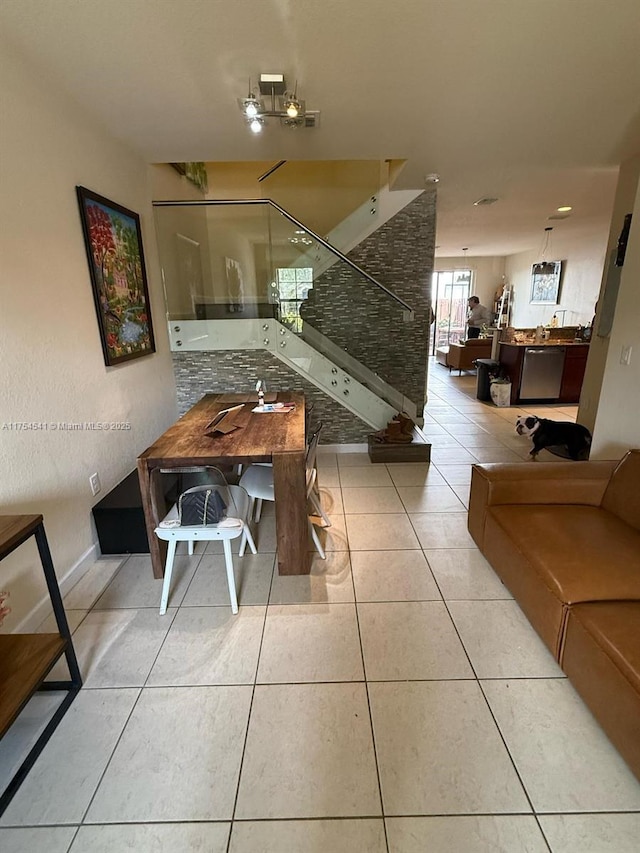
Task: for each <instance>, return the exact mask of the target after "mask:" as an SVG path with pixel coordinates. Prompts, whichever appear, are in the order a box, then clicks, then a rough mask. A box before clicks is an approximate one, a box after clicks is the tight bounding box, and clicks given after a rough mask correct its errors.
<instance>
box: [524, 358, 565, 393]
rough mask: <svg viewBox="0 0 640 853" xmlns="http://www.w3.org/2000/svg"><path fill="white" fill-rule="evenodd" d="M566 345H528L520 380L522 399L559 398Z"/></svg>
mask: <svg viewBox="0 0 640 853" xmlns="http://www.w3.org/2000/svg"><path fill="white" fill-rule="evenodd" d="M564 356H565V348H564V347H549V346H547V347H527V348H526V349H525V351H524V360H523V363H522V378H521V380H520V399H521V400H557V399H558V397H559V396H560V385H561V384H562V371H563V370H564Z"/></svg>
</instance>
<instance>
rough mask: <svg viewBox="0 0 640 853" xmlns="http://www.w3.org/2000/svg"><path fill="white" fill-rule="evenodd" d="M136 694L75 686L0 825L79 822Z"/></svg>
mask: <svg viewBox="0 0 640 853" xmlns="http://www.w3.org/2000/svg"><path fill="white" fill-rule="evenodd" d="M139 693H140V691H139V690H136V689H125V690H81V691H80V693H79V695H78V696H77V697H76V699H75V700H74V702H73V704H72V705H71V707H70V708H69V710H68V711H67V713H66V714H65V716H64V717H63V718H62V721H61V723H60V725H59V726H58V728H57V729H56V730H55V732H54V733H53V735H52V736H51V740H50V741H49V743H48V744H47V745H46V747H45V749H44V751H43V752H42V754H41V755H40V757H39V758H38V760H37V761H36V763H35V765H34V766H33V768H32V770H31V772H30V773H29V775H28V776H27V778H26V779H25V781H24V782H23V783H22V785H21V787H20V789H19V791H18V793H17V794H16V795H15V797H14V798H13V800H12V801H11V803H10V804H9V807H8V808H7V810H6V811H5V813H4V815H3V816H2V818H0V825H2V826H37V825H39V824H40V825H41V824H65V823H80V822H81V821H82V819H83V816H84V814H85V812H86V810H87V807H88V805H89V803H90V802H91V798H92V796H93V794H94V792H95V790H96V788H97V786H98V783H99V782H100V778H101V776H102V774H103V772H104V770H105V767H106V766H107V763H108V762H109V758H110V756H111V753H112V752H113V750H114V748H115V746H116V743H117V742H118V738H119V737H120V734H121V732H122V730H123V728H124V726H125V723H126V722H127V718H128V717H129V714H130V713H131V709H132V708H133V706H134V704H135V702H136V699H137V698H138V695H139ZM140 743H142V741H141V742H140ZM140 743H139V744H138V745H137V747H136V748H137V749H140Z"/></svg>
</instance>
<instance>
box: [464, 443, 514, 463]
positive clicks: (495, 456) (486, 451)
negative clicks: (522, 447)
mask: <svg viewBox="0 0 640 853" xmlns="http://www.w3.org/2000/svg"><path fill="white" fill-rule="evenodd" d="M473 455H474V456H475V457H476V459H477V460H478V462H480V463H481V464H487V463H488V462H520V460H521V457H520V456H518V455H517V454H516V453H514V452H513V451H512V450H509V448H507V447H474V448H473Z"/></svg>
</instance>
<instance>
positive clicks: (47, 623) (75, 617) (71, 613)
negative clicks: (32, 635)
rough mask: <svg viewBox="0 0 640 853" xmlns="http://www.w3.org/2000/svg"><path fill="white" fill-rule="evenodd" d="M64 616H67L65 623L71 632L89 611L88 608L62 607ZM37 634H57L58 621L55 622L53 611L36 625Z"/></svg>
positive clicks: (75, 629)
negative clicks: (73, 608)
mask: <svg viewBox="0 0 640 853" xmlns="http://www.w3.org/2000/svg"><path fill="white" fill-rule="evenodd" d="M64 612H65V616H66V617H67V624H68V626H69V630H70V631H71V633H72V634H73V633H74V632H75V631H77V629H78V628H79V626H80V625H81V624H82V620H83V619H84V617H85V616H86V615H87V613H88V612H89V611H88V610H67V608H66V607H65V609H64ZM36 633H38V634H57V633H58V623H57V622H56V617H55V616H54V614H53V613H51V614H50V615H49V616H47V618H46V619H45V620H44V621H43V622H42V623H41V624H40V625H38V630H37V632H36Z"/></svg>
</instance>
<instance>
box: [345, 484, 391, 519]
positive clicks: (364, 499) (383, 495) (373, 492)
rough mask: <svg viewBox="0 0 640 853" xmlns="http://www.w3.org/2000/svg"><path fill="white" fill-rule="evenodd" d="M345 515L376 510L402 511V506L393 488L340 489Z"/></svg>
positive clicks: (374, 511)
mask: <svg viewBox="0 0 640 853" xmlns="http://www.w3.org/2000/svg"><path fill="white" fill-rule="evenodd" d="M342 498H343V501H344V511H345V515H355V514H361V513H372V512H373V513H376V512H402V511H403V510H404V507H403V506H402V501H401V500H400V498H399V497H398V492H397V491H396V489H395V488H393V487H392V488H388V489H384V488H382V489H374V488H360V489H351V488H343V489H342Z"/></svg>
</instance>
